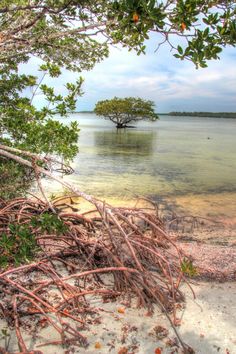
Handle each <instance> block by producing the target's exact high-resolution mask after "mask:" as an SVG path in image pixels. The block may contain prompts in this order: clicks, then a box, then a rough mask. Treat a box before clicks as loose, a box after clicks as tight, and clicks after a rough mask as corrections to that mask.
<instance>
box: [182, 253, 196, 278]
mask: <svg viewBox="0 0 236 354" xmlns="http://www.w3.org/2000/svg"><path fill="white" fill-rule="evenodd" d="M181 270H182V272H183V273H184V274H186V275H188V276H189V277H193V276H196V275H197V274H198V271H197V269H196V267H195V266H194V265H193V262H192V261H191V260H190V259H188V258H184V259H183V260H182V262H181Z"/></svg>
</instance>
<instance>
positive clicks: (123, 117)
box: [94, 97, 158, 128]
mask: <svg viewBox="0 0 236 354" xmlns="http://www.w3.org/2000/svg"><path fill="white" fill-rule="evenodd" d="M94 112H95V113H96V114H97V115H98V116H101V117H103V118H105V119H109V120H110V121H112V122H113V123H115V124H116V127H117V128H125V127H127V126H128V124H129V123H131V122H137V121H140V120H149V121H155V120H157V119H158V115H157V114H156V113H155V110H154V102H152V101H149V100H143V99H141V98H135V97H126V98H118V97H114V98H113V99H111V100H105V101H99V102H97V104H96V106H95V110H94Z"/></svg>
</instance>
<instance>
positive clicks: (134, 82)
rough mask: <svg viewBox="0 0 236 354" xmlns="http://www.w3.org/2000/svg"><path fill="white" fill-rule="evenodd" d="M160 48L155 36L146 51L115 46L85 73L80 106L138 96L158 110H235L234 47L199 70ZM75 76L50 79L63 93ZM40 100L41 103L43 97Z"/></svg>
mask: <svg viewBox="0 0 236 354" xmlns="http://www.w3.org/2000/svg"><path fill="white" fill-rule="evenodd" d="M155 48H156V42H155V38H154V37H153V38H151V40H150V41H149V42H147V54H146V55H140V56H137V55H136V53H134V52H132V51H131V52H129V51H128V50H126V49H124V48H122V49H121V48H114V47H112V48H111V50H110V56H109V58H107V59H105V60H104V61H102V62H101V63H99V64H97V65H96V66H95V67H94V69H93V70H91V71H89V72H83V73H82V76H83V77H84V78H85V82H84V84H83V91H84V95H83V96H82V97H80V98H79V99H78V103H77V109H78V110H92V109H93V108H94V106H95V104H96V102H97V101H99V100H102V99H109V98H112V97H114V96H118V97H126V96H136V97H142V98H144V99H151V100H153V101H154V102H155V104H156V107H157V111H158V112H169V111H172V110H181V111H182V110H185V111H236V65H235V63H236V55H235V53H234V49H230V48H226V49H225V50H224V52H223V54H222V57H221V60H218V61H211V62H209V63H208V68H206V69H198V70H196V69H195V67H194V65H193V64H192V63H190V62H188V61H180V60H178V59H175V58H174V57H173V56H172V53H170V50H169V49H168V48H167V47H161V48H160V49H159V50H158V51H157V52H155ZM38 64H39V60H38V59H35V58H32V62H31V65H30V66H29V65H27V72H28V73H35V67H36V66H37V65H38ZM39 75H40V73H39ZM78 76H80V75H79V74H78ZM75 79H76V75H75V74H74V73H70V72H66V71H64V72H63V75H62V77H61V78H60V79H59V80H57V82H56V83H55V82H54V81H55V80H52V79H50V78H47V79H46V83H48V84H51V85H54V86H55V85H56V90H57V92H58V93H62V94H63V93H65V91H66V90H65V83H66V82H69V81H72V82H73V81H75ZM36 101H38V102H41V104H42V97H37V98H36Z"/></svg>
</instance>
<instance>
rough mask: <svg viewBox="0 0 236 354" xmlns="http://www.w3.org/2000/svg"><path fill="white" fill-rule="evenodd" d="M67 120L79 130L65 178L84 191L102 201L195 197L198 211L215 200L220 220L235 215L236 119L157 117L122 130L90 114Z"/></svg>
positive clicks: (74, 115)
mask: <svg viewBox="0 0 236 354" xmlns="http://www.w3.org/2000/svg"><path fill="white" fill-rule="evenodd" d="M70 120H78V122H79V125H80V129H81V131H80V138H79V148H80V152H79V154H78V156H77V157H76V159H75V161H74V163H73V167H74V169H75V174H74V175H73V176H70V177H69V179H70V181H73V182H74V183H76V184H78V185H80V186H81V188H82V189H83V190H84V191H86V192H88V193H92V194H94V195H95V196H98V197H103V198H109V197H116V198H124V197H130V198H132V197H133V196H134V194H138V195H144V196H149V197H150V196H151V197H154V198H155V197H161V198H166V197H169V198H172V199H174V198H179V200H181V198H182V200H184V198H185V202H186V200H187V199H188V198H190V199H191V200H192V199H193V198H195V199H196V198H198V201H199V207H203V206H201V205H205V204H204V202H206V205H208V207H209V206H210V205H211V203H212V200H214V198H216V196H217V198H216V200H217V203H218V204H219V203H220V201H222V203H223V202H225V200H227V201H228V202H227V203H228V204H229V205H228V208H227V207H226V206H225V208H224V209H225V215H227V213H228V214H229V215H230V216H232V215H231V214H232V213H234V212H235V209H234V206H232V205H234V202H235V199H234V198H235V196H236V158H235V151H236V139H235V136H236V119H235V120H233V119H214V118H200V117H199V118H188V117H170V116H161V117H160V120H159V121H157V122H155V123H149V122H140V123H139V124H138V125H137V127H136V128H135V129H126V130H122V131H117V130H116V128H115V127H114V125H113V124H112V123H111V122H109V121H107V120H103V119H101V118H97V117H96V116H95V115H94V114H73V115H71V117H70ZM186 198H187V199H186ZM225 198H226V199H225ZM190 199H189V200H190ZM207 202H208V204H207ZM202 203H203V204H202ZM214 207H216V206H213V209H214ZM232 208H233V209H232ZM215 212H216V213H217V211H215ZM213 214H214V213H213Z"/></svg>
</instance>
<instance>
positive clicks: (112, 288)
mask: <svg viewBox="0 0 236 354" xmlns="http://www.w3.org/2000/svg"><path fill="white" fill-rule="evenodd" d="M52 204H53V209H54V210H55V211H56V212H57V214H56V215H57V217H58V218H59V219H60V220H61V221H63V224H64V225H65V226H66V229H65V230H64V231H63V232H62V233H61V234H58V233H57V232H56V231H55V232H51V233H49V232H48V231H47V230H43V229H42V227H40V226H35V225H34V224H31V221H32V218H35V216H37V219H38V220H40V218H42V216H43V215H45V214H53V212H52V211H51V210H50V208H49V206H48V203H47V202H44V201H42V200H40V199H39V198H37V199H24V198H18V199H14V200H11V201H9V202H5V201H3V200H1V201H0V229H1V230H2V231H3V230H4V232H5V233H6V234H8V233H9V232H10V230H9V225H10V224H14V223H17V224H18V225H30V226H29V227H30V228H31V231H32V234H33V235H34V236H35V237H36V239H37V240H38V241H37V242H38V244H39V245H40V249H41V250H40V252H39V255H38V257H39V261H38V262H36V263H31V264H27V265H22V266H19V267H16V268H11V267H10V268H9V269H7V270H4V271H2V272H1V273H0V283H1V288H2V293H3V296H2V299H1V306H0V311H1V312H2V316H4V317H5V318H6V319H7V321H8V325H10V326H14V327H15V330H16V335H17V338H18V343H19V349H20V350H21V351H23V352H24V351H25V350H26V345H25V343H24V340H23V336H22V334H21V331H20V324H21V325H22V324H23V323H24V319H25V318H26V317H28V316H29V315H37V316H40V318H41V319H44V320H45V321H47V323H48V324H50V325H51V326H53V327H54V328H55V330H56V331H57V332H58V335H59V336H60V340H59V341H58V343H62V344H64V345H68V344H69V343H77V344H79V345H81V346H86V345H87V344H88V343H87V340H86V338H85V337H84V335H82V333H81V330H83V329H85V328H87V326H88V325H89V323H90V322H91V319H90V320H88V318H89V316H91V314H94V309H93V308H92V307H90V306H89V302H88V301H89V299H90V298H91V296H100V297H104V298H109V297H110V298H114V297H117V296H120V295H121V294H126V296H128V297H130V298H132V297H134V296H135V297H136V298H137V301H138V306H142V307H146V308H147V309H148V310H149V311H152V310H153V305H154V304H158V305H159V306H160V308H161V310H162V311H164V312H165V313H166V315H167V316H168V318H169V319H170V317H169V315H168V313H174V312H175V308H176V306H175V304H176V302H179V301H183V300H184V297H183V294H182V293H181V292H180V290H179V285H180V282H181V280H182V279H183V274H182V272H181V261H182V258H181V253H180V252H179V250H178V247H177V246H176V244H175V242H174V241H173V240H172V239H171V238H170V237H169V235H168V234H167V233H166V232H165V230H164V226H163V223H162V221H161V220H160V219H159V218H158V217H157V215H156V213H155V210H154V209H153V212H150V210H149V211H148V212H147V211H146V210H145V209H138V208H134V209H132V208H127V209H126V208H113V207H111V206H110V205H107V204H104V203H101V202H99V203H98V202H97V201H96V202H95V203H93V202H92V204H93V205H92V209H93V211H92V212H90V213H89V212H86V213H84V214H76V213H74V212H73V213H72V212H69V211H65V210H64V211H62V210H61V208H60V203H59V202H58V200H56V201H55V202H54V203H53V202H52ZM170 246H171V249H173V247H174V248H175V252H173V253H171V252H170V251H169V247H170ZM55 292H56V298H55V297H53V296H52V293H55ZM95 312H96V311H95ZM49 314H51V315H52V314H53V318H52V316H49ZM62 318H63V321H62ZM86 318H87V320H86ZM66 319H67V320H68V321H66ZM71 320H72V321H73V322H74V323H77V324H79V327H80V329H81V330H78V329H77V330H76V329H75V328H76V327H74V329H72V327H71V325H70V324H69V323H70V321H71ZM179 339H180V338H179ZM180 341H181V339H180ZM46 344H47V343H46ZM183 346H184V344H183Z"/></svg>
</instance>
